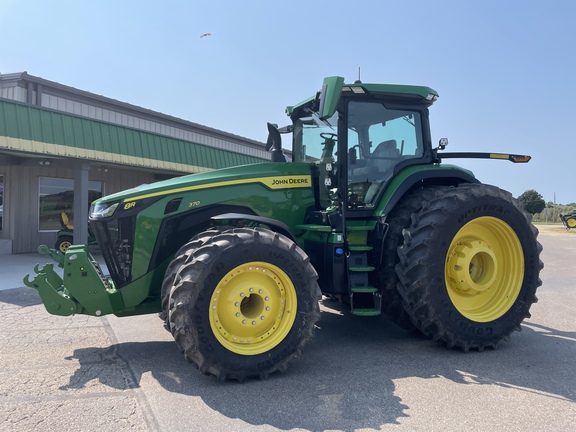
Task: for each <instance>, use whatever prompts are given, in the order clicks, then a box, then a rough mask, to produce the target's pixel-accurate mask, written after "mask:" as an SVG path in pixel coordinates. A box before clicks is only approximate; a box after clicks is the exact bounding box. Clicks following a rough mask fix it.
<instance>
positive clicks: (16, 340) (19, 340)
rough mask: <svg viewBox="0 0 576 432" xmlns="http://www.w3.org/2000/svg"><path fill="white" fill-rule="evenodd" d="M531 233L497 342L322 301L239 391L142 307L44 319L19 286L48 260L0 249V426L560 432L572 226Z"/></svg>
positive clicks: (571, 306)
mask: <svg viewBox="0 0 576 432" xmlns="http://www.w3.org/2000/svg"><path fill="white" fill-rule="evenodd" d="M540 240H541V242H542V244H543V246H544V252H543V256H542V259H543V261H544V262H545V265H546V266H545V268H544V271H543V273H542V279H543V281H544V284H543V286H542V287H541V288H540V289H539V291H538V297H539V299H540V301H539V302H538V303H537V304H535V305H534V307H533V309H532V314H533V317H532V318H531V319H528V320H526V321H525V322H524V324H523V326H522V327H523V331H522V332H520V333H514V334H513V335H512V340H511V342H510V343H509V344H504V345H503V346H502V347H501V348H500V349H497V350H486V351H484V352H483V353H478V352H469V353H462V352H460V351H457V350H446V349H442V348H439V347H437V346H436V345H435V344H434V343H433V342H431V341H428V340H423V339H420V338H418V337H414V335H410V334H408V333H406V332H402V331H400V330H398V329H397V328H395V327H393V326H392V325H391V324H390V323H389V322H387V320H386V319H385V318H384V317H376V318H374V319H372V318H369V319H359V318H358V317H352V316H350V315H349V314H347V313H345V312H344V313H342V312H340V309H332V310H331V309H329V308H327V307H326V304H324V305H323V307H322V318H321V320H320V321H319V323H318V329H317V332H316V336H315V338H314V339H313V340H312V341H311V342H310V344H309V345H307V347H306V349H305V352H304V356H303V357H302V358H301V359H299V360H298V361H296V362H294V363H293V364H292V365H291V366H290V368H289V370H288V372H287V373H285V374H275V375H274V376H272V377H270V378H269V379H268V380H267V381H257V380H253V381H252V380H251V381H247V382H246V383H244V384H242V385H239V384H237V383H218V382H216V381H215V380H214V379H212V377H206V376H204V375H202V374H200V373H199V372H198V371H197V370H195V369H194V368H193V367H192V366H191V365H189V364H188V363H187V362H186V361H185V360H184V359H183V356H182V355H181V354H180V353H179V352H178V349H177V347H176V345H175V344H174V342H173V340H172V336H171V335H170V334H169V333H168V332H166V331H165V330H164V329H163V328H162V323H161V322H160V320H159V319H158V316H157V315H155V314H153V315H143V316H138V317H130V318H116V317H114V316H106V317H99V318H97V317H89V316H82V315H80V316H72V317H57V316H53V315H49V314H48V313H46V311H45V310H44V306H43V305H42V304H41V302H40V299H39V296H38V294H37V292H36V291H35V290H33V289H30V288H26V287H22V285H23V284H21V283H20V282H18V281H19V280H20V281H21V279H22V277H23V275H24V274H25V273H27V272H32V271H33V270H32V269H33V267H34V265H35V264H36V263H40V264H44V263H46V262H50V260H49V259H47V258H46V257H44V256H41V255H38V254H29V255H15V256H11V258H9V259H5V258H7V256H0V287H2V288H4V289H3V290H0V431H2V432H4V431H15V432H20V431H30V430H43V431H62V430H64V431H68V430H82V431H117V430H118V431H124V430H131V431H144V430H148V431H164V430H194V431H197V432H202V431H206V432H220V431H222V432H224V431H226V432H229V431H242V432H246V431H249V432H269V431H270V432H271V431H287V430H290V431H314V432H319V431H324V430H334V431H352V430H354V431H374V430H379V431H406V430H409V431H426V432H429V431H445V430H454V431H465V430H480V431H482V430H491V431H507V432H508V431H526V430H536V431H540V430H542V431H544V430H554V431H570V432H571V431H573V430H574V424H576V390H575V389H576V375H574V373H573V370H574V368H573V364H574V354H575V353H576V322H575V321H574V310H575V309H576V291H575V290H574V286H576V276H574V273H573V272H572V266H571V263H572V261H573V258H572V257H573V253H574V250H576V232H570V233H567V232H566V230H562V229H559V230H557V232H542V235H541V237H540ZM7 272H8V273H9V275H10V276H9V277H8V273H7ZM10 281H12V282H10ZM10 284H16V285H17V286H19V287H21V288H15V289H7V288H8V287H9V285H10ZM328 306H331V307H334V308H336V307H337V306H334V305H331V304H330V303H329V304H328Z"/></svg>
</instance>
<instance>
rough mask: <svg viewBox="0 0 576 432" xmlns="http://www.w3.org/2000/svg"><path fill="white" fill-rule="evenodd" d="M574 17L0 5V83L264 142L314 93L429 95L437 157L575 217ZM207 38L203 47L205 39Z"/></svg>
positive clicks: (511, 11)
mask: <svg viewBox="0 0 576 432" xmlns="http://www.w3.org/2000/svg"><path fill="white" fill-rule="evenodd" d="M575 22H576V2H575V1H572V0H560V1H553V0H550V1H533V0H524V1H520V0H508V1H502V0H500V1H493V0H484V1H475V2H474V1H455V0H454V1H447V0H446V1H443V0H436V1H424V0H412V1H410V2H402V1H394V2H392V1H388V0H380V1H363V0H356V1H354V2H343V1H335V0H333V1H322V0H317V1H300V0H293V1H291V2H275V1H264V0H260V1H256V0H254V1H253V0H242V1H232V0H225V1H218V0H210V1H209V0H205V1H197V0H164V2H158V1H149V0H140V1H133V0H98V1H94V0H92V1H87V0H51V1H46V0H27V1H22V0H0V35H1V37H2V53H1V55H0V73H11V72H21V71H27V72H28V73H30V74H32V75H36V76H40V77H42V78H45V79H48V80H52V81H57V82H60V83H62V84H66V85H70V86H73V87H76V88H79V89H82V90H87V91H90V92H94V93H97V94H101V95H104V96H107V97H111V98H114V99H118V100H121V101H124V102H128V103H131V104H135V105H138V106H142V107H145V108H149V109H153V110H157V111H160V112H163V113H166V114H170V115H173V116H176V117H180V118H183V119H186V120H190V121H193V122H197V123H200V124H204V125H207V126H210V127H214V128H217V129H222V130H225V131H227V132H231V133H235V134H238V135H242V136H246V137H249V138H252V139H256V140H259V141H264V140H265V139H266V135H267V132H266V122H267V121H271V122H274V123H279V124H281V125H284V124H287V121H288V118H287V117H286V116H285V114H284V109H285V107H286V105H292V104H294V103H297V102H299V101H301V100H302V99H305V98H307V97H309V96H311V95H312V94H313V93H314V92H315V91H317V90H318V89H319V88H320V86H321V82H322V79H323V77H325V76H332V75H340V76H344V77H345V78H346V81H348V82H349V81H353V80H355V79H356V78H357V74H358V67H361V71H362V72H361V78H362V81H364V82H385V83H400V84H419V85H427V86H430V87H432V88H434V89H435V90H437V91H438V92H439V94H440V99H439V100H438V102H436V104H434V106H433V107H432V108H431V122H432V136H433V138H434V141H436V142H437V141H438V139H440V138H442V137H447V138H448V139H449V141H450V145H449V147H448V150H450V151H490V152H495V151H502V152H515V153H521V154H530V155H532V157H533V159H532V161H531V162H530V163H529V164H526V165H514V164H511V163H508V162H503V161H491V160H467V161H464V160H457V161H456V163H458V164H459V165H462V166H465V167H467V168H469V169H472V170H473V171H474V173H475V174H476V175H477V177H478V178H479V179H480V180H481V181H483V182H485V183H490V184H495V185H498V186H500V187H502V188H503V189H507V190H509V191H510V192H512V193H513V194H514V195H515V196H518V195H520V194H521V193H522V192H524V191H526V190H528V189H536V190H537V191H538V192H539V193H541V194H542V195H543V197H544V199H545V200H546V201H553V200H554V197H556V202H557V203H562V204H567V203H571V202H576V187H574V186H573V184H574V182H573V181H572V178H573V177H574V171H575V170H574V161H575V157H574V154H575V147H576V142H575V141H576V140H575V138H574V135H575V133H574V131H573V129H574V125H575V123H576V122H575V121H574V120H573V119H574V118H575V117H576V104H575V103H574V101H572V98H573V97H574V96H575V94H576V25H575V24H574V23H575ZM204 33H211V36H209V37H204V38H200V35H201V34H204Z"/></svg>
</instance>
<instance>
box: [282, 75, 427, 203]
mask: <svg viewBox="0 0 576 432" xmlns="http://www.w3.org/2000/svg"><path fill="white" fill-rule="evenodd" d="M437 97H438V95H437V93H436V92H435V91H434V90H432V89H430V88H428V87H420V86H399V85H386V84H363V83H361V82H358V81H357V82H355V83H354V84H344V80H343V79H342V78H340V77H330V78H326V79H325V80H324V85H323V87H322V90H321V91H320V92H318V93H317V95H316V96H315V97H313V98H310V99H307V100H305V101H303V102H301V103H300V104H298V105H295V106H290V107H288V108H287V109H286V113H287V114H288V115H289V116H290V118H291V119H292V125H290V126H288V127H284V128H281V129H280V132H283V133H287V132H292V134H293V139H292V158H293V162H297V163H298V162H304V163H308V164H310V166H311V169H312V172H313V177H314V178H316V179H317V187H318V201H319V203H320V207H321V208H322V209H323V210H326V209H329V208H331V207H340V206H341V205H342V204H344V206H345V207H346V208H347V209H348V210H351V211H361V210H364V211H374V209H375V208H376V206H377V204H378V202H380V199H381V197H382V195H383V193H384V191H385V189H386V186H387V184H388V183H389V181H390V180H391V179H392V178H393V177H394V175H395V174H396V173H398V172H399V171H400V170H401V169H402V168H404V167H406V166H409V165H415V164H429V163H430V161H431V160H432V146H431V138H430V133H429V126H428V107H429V106H430V105H431V104H432V103H433V102H434V101H435V100H436V99H437Z"/></svg>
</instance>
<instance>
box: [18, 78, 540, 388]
mask: <svg viewBox="0 0 576 432" xmlns="http://www.w3.org/2000/svg"><path fill="white" fill-rule="evenodd" d="M437 98H438V94H437V93H436V92H435V91H434V90H432V89H430V88H428V87H421V86H405V85H387V84H364V83H361V82H359V81H357V82H355V83H353V84H345V83H344V79H343V78H341V77H329V78H326V79H325V80H324V83H323V86H322V89H321V91H319V92H317V93H316V94H315V95H314V96H313V97H311V98H309V99H306V100H304V101H303V102H301V103H299V104H297V105H294V106H289V107H288V108H287V110H286V112H287V114H288V116H289V117H290V120H291V124H290V125H289V126H286V127H282V128H278V127H277V126H276V125H272V124H268V130H269V138H268V142H267V144H266V147H267V148H268V149H269V150H270V151H271V161H270V162H266V163H259V164H254V165H246V166H238V167H233V168H227V169H221V170H217V171H212V172H207V173H201V174H193V175H187V176H183V177H179V178H175V179H171V180H167V181H162V182H159V183H155V184H151V185H145V186H139V187H137V188H134V189H130V190H127V191H124V192H121V193H117V194H114V195H110V196H107V197H104V198H101V199H98V200H96V201H95V202H94V203H93V204H92V207H91V210H90V226H91V229H92V232H93V233H94V235H95V236H96V238H97V241H98V245H99V246H100V248H101V251H102V254H103V258H104V260H105V263H106V266H107V268H108V270H109V272H110V275H109V276H106V275H104V273H103V272H102V270H101V269H100V267H99V265H98V264H97V262H96V261H95V260H94V258H93V257H92V256H91V255H90V253H89V252H88V248H87V246H84V245H73V246H70V248H69V249H68V250H67V251H66V253H65V254H61V253H60V252H59V251H56V250H53V249H52V250H51V249H48V248H47V247H45V246H41V247H40V249H39V250H40V251H41V252H43V253H45V254H47V255H50V256H51V257H52V258H53V259H54V260H55V261H57V263H58V264H59V265H60V266H62V267H63V268H64V272H63V278H60V276H59V275H58V274H57V273H56V272H55V271H54V269H53V264H47V265H45V266H44V267H43V268H42V269H39V268H38V266H36V268H35V271H36V273H37V274H36V276H35V277H34V279H33V280H29V276H28V275H27V276H26V277H25V278H24V282H25V283H26V285H28V286H30V287H34V288H36V289H37V290H38V291H39V293H40V296H41V298H42V301H43V303H44V305H45V307H46V309H47V310H48V312H50V313H52V314H56V315H72V314H87V315H94V316H102V315H106V314H114V315H116V316H120V317H124V316H130V315H138V314H147V313H159V314H160V316H161V318H163V319H164V320H165V325H166V327H167V328H168V329H169V330H170V332H171V333H172V335H173V336H174V339H175V341H176V344H177V345H178V346H179V348H180V349H181V350H182V352H183V353H184V356H185V357H186V359H188V360H189V361H190V362H191V363H193V364H194V365H196V367H197V368H199V369H200V371H201V372H203V373H205V374H210V375H214V376H216V377H217V378H218V379H220V380H224V379H233V380H238V381H242V380H244V379H246V378H250V377H259V378H265V377H267V376H268V375H269V374H271V373H273V372H275V371H284V370H286V368H287V367H288V364H289V363H290V362H291V361H292V360H294V359H295V358H297V357H298V356H299V355H300V354H301V352H302V348H303V347H304V345H305V343H306V342H307V341H308V340H309V339H310V338H311V336H312V334H313V330H314V326H315V323H316V321H317V320H318V319H319V318H320V310H319V300H321V298H322V296H325V297H327V298H331V299H334V300H338V301H341V302H343V303H345V304H346V305H348V306H347V307H349V309H350V312H351V313H352V314H354V315H359V316H364V317H366V316H374V315H379V314H381V313H384V314H386V315H387V316H388V317H389V318H390V320H391V321H393V322H394V323H395V324H397V325H398V326H400V327H402V328H405V329H417V330H419V331H420V332H422V333H423V334H424V335H427V336H429V337H431V338H432V339H434V340H435V341H438V342H440V343H442V344H444V345H446V346H447V347H459V348H461V349H463V350H465V351H467V350H469V349H476V350H483V349H484V348H487V347H494V346H496V345H497V344H499V343H500V342H501V341H503V340H508V338H509V336H510V335H511V333H512V332H513V331H514V330H520V324H521V322H522V320H523V319H524V318H526V317H529V316H530V314H529V309H530V306H531V305H532V303H534V302H535V301H536V296H535V292H536V288H537V287H538V286H540V285H541V281H540V279H539V272H540V270H541V269H542V267H543V264H542V262H541V261H540V258H539V255H540V252H541V250H542V247H541V246H540V244H539V243H538V241H537V235H538V231H537V230H536V228H535V227H534V226H533V225H532V224H531V220H530V216H529V215H528V214H527V213H525V212H524V211H523V210H522V208H521V205H520V204H519V203H518V202H517V201H516V200H515V199H514V198H513V197H512V196H511V194H510V193H508V192H506V191H503V190H501V189H499V188H497V187H494V186H488V185H485V184H482V183H480V182H479V181H478V180H477V179H476V178H475V177H474V175H473V174H472V173H471V172H470V171H468V170H465V169H462V168H459V167H457V166H454V165H448V164H443V163H442V160H443V159H448V158H470V157H472V158H491V159H498V160H509V161H512V162H528V161H529V160H530V157H529V156H524V155H508V154H502V153H447V152H444V151H443V150H444V148H445V147H446V145H447V140H445V139H442V140H440V144H439V145H438V147H433V145H432V141H431V136H430V127H429V121H428V109H429V107H430V106H431V105H432V103H433V102H434V101H435V100H436V99H437ZM289 133H291V134H292V152H291V154H289V155H285V154H284V152H283V150H282V146H281V134H289ZM287 156H289V157H287Z"/></svg>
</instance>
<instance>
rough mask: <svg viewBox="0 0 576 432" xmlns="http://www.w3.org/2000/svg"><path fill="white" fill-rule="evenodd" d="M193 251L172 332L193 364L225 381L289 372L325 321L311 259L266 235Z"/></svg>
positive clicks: (215, 241) (174, 302) (233, 236)
mask: <svg viewBox="0 0 576 432" xmlns="http://www.w3.org/2000/svg"><path fill="white" fill-rule="evenodd" d="M190 246H191V249H193V250H191V253H190V254H189V256H188V258H187V259H186V260H185V261H184V262H183V264H182V266H181V268H180V270H179V272H178V275H177V277H176V279H175V281H174V285H173V287H172V288H171V290H170V296H169V302H168V308H169V313H168V321H169V324H170V330H171V332H172V334H173V336H174V339H175V341H176V344H177V345H178V346H179V347H180V349H181V350H182V352H183V353H184V356H185V357H186V359H187V360H188V361H190V362H191V363H193V364H195V365H196V366H197V367H198V368H199V369H200V371H201V372H203V373H204V374H209V375H214V376H216V377H217V378H218V379H219V380H225V379H235V380H238V381H243V380H244V379H246V378H250V377H259V378H266V377H267V376H268V375H269V374H271V373H273V372H275V371H284V370H286V368H287V367H288V364H289V363H290V362H291V361H292V360H293V359H295V358H297V357H299V356H300V354H301V351H302V348H303V347H304V345H305V343H306V342H307V341H308V340H309V339H310V338H311V337H312V331H313V329H314V324H315V322H316V321H317V320H318V319H319V317H320V311H319V305H318V302H319V300H320V298H321V293H320V288H319V286H318V284H317V278H318V276H317V274H316V271H315V270H314V268H313V267H312V265H311V264H310V261H309V259H308V257H307V255H306V254H305V253H304V252H303V251H302V250H301V249H300V248H299V247H298V246H297V245H296V244H295V243H294V242H293V241H291V240H290V239H288V238H287V237H285V236H283V235H280V234H278V233H275V232H272V231H269V230H265V229H261V228H254V229H252V228H237V229H232V230H228V231H226V232H224V233H221V234H217V235H214V236H211V238H210V239H209V240H208V241H206V242H205V243H204V244H202V245H201V246H199V247H195V246H194V245H192V244H191V245H190Z"/></svg>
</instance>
